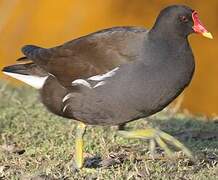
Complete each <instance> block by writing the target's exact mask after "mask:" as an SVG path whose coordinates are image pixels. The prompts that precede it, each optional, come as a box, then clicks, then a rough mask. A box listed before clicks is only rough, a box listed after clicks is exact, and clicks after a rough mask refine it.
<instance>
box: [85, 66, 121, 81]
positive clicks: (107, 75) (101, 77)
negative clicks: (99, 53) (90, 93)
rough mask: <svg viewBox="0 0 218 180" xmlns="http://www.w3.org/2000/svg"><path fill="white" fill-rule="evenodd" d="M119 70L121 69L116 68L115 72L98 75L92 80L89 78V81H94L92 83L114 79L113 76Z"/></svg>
mask: <svg viewBox="0 0 218 180" xmlns="http://www.w3.org/2000/svg"><path fill="white" fill-rule="evenodd" d="M118 69H119V67H116V68H114V69H113V70H111V71H109V72H107V73H105V74H101V75H96V76H92V77H90V78H88V80H92V81H102V80H104V79H105V78H109V77H112V76H113V75H115V73H116V71H117V70H118Z"/></svg>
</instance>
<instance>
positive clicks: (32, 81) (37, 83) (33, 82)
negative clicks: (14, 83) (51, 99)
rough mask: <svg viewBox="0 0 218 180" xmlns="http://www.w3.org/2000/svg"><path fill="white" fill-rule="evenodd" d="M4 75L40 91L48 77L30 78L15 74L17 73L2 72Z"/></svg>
mask: <svg viewBox="0 0 218 180" xmlns="http://www.w3.org/2000/svg"><path fill="white" fill-rule="evenodd" d="M3 73H4V74H6V75H8V76H11V77H13V78H15V79H18V80H20V81H23V82H25V83H26V84H28V85H30V86H32V87H34V88H36V89H41V88H42V87H43V85H44V83H45V81H46V79H47V78H48V76H45V77H38V76H30V75H23V74H17V73H10V72H3Z"/></svg>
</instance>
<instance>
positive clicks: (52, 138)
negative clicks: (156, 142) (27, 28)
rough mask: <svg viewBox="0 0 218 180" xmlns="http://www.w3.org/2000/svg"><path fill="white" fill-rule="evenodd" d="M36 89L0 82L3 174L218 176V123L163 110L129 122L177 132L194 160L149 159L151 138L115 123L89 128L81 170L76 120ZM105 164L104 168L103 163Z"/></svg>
mask: <svg viewBox="0 0 218 180" xmlns="http://www.w3.org/2000/svg"><path fill="white" fill-rule="evenodd" d="M37 96H38V94H37V93H36V91H34V90H32V89H31V88H27V87H23V88H22V87H20V88H17V87H13V86H10V85H7V84H5V83H3V82H1V83H0V99H1V103H0V135H1V136H0V177H1V179H115V180H119V179H199V180H201V179H211V180H212V179H214V180H215V179H218V123H217V122H216V121H210V119H208V118H206V117H193V116H187V115H184V114H181V113H179V114H170V113H168V112H162V113H159V114H157V115H155V116H153V117H151V118H149V119H147V120H146V121H145V120H140V121H137V122H132V123H129V124H128V126H127V127H128V128H131V129H136V128H143V127H146V126H154V127H157V128H160V129H162V130H164V131H165V132H168V133H170V134H171V135H174V136H176V137H177V138H178V139H179V140H181V141H182V142H184V143H185V144H186V146H187V147H189V148H190V149H191V150H192V151H193V152H194V154H195V155H196V160H195V161H194V162H193V161H190V160H189V159H187V158H186V157H184V156H183V155H182V154H181V153H180V152H178V153H177V157H178V159H177V160H171V161H170V160H167V159H166V158H164V155H163V152H162V151H161V149H157V152H158V153H157V154H158V157H159V158H157V159H155V160H153V159H151V158H149V155H148V154H149V152H148V143H147V141H143V140H129V139H123V138H122V137H119V136H118V135H117V134H116V128H115V127H111V128H108V127H89V128H88V130H87V133H86V135H85V142H86V143H85V145H86V146H85V156H86V157H87V160H86V166H90V167H91V169H83V170H81V171H75V169H74V168H73V152H74V139H75V127H76V126H75V125H76V122H75V121H70V120H67V119H63V118H60V117H57V116H54V115H52V114H51V113H49V112H47V111H46V110H45V108H44V107H43V105H41V103H40V102H39V100H38V97H37ZM99 164H101V165H102V167H100V166H99Z"/></svg>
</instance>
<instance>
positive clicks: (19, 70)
mask: <svg viewBox="0 0 218 180" xmlns="http://www.w3.org/2000/svg"><path fill="white" fill-rule="evenodd" d="M23 60H24V59H23ZM25 60H26V59H25ZM2 72H3V73H4V74H6V75H8V76H11V77H13V78H15V79H18V80H20V81H23V82H25V83H26V84H29V85H30V86H32V87H34V88H37V89H40V88H42V86H43V85H44V82H45V80H46V79H47V77H48V73H47V72H45V71H44V70H43V69H42V68H40V67H39V66H37V65H36V64H34V63H33V62H29V63H25V64H14V65H10V66H6V67H4V68H3V69H2Z"/></svg>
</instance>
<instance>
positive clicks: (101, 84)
mask: <svg viewBox="0 0 218 180" xmlns="http://www.w3.org/2000/svg"><path fill="white" fill-rule="evenodd" d="M104 84H106V82H105V81H101V82H99V83H97V84H96V85H95V86H94V87H93V88H96V87H99V86H103V85H104Z"/></svg>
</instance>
